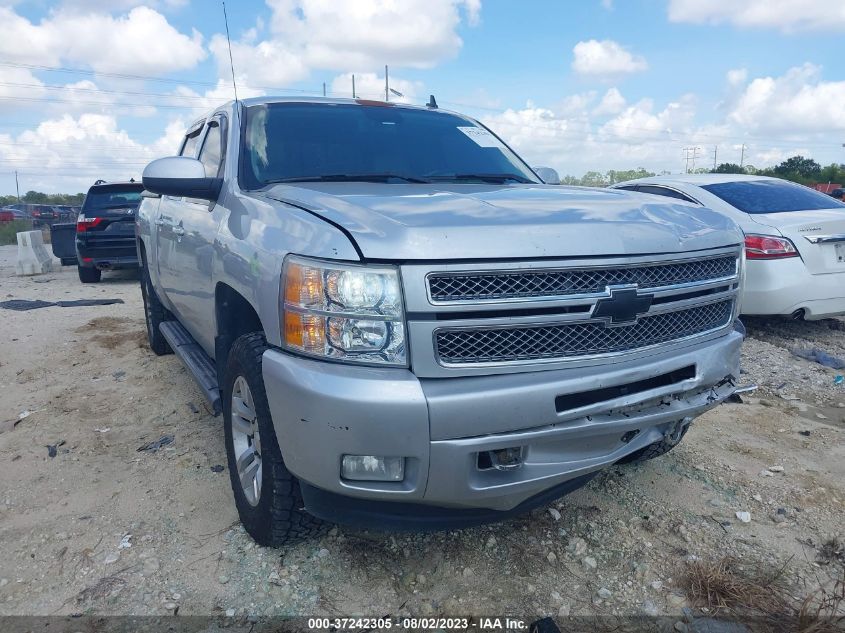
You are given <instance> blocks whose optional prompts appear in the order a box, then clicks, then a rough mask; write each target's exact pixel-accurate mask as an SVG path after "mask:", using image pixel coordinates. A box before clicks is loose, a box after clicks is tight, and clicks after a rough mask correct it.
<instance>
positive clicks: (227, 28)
mask: <svg viewBox="0 0 845 633" xmlns="http://www.w3.org/2000/svg"><path fill="white" fill-rule="evenodd" d="M222 4H223V21H224V22H225V23H226V43H227V44H228V45H229V67H230V68H231V69H232V87H233V88H234V89H235V106H237V103H238V84H237V82H236V81H235V62H234V61H233V60H232V40H231V39H229V16H227V15H226V3H225V2H222ZM236 109H237V107H236Z"/></svg>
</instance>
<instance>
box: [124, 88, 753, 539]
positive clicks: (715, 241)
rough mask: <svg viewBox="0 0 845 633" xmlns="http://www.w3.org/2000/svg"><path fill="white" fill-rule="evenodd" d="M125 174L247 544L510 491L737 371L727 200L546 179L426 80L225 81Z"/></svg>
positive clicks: (410, 524) (655, 445) (577, 468)
mask: <svg viewBox="0 0 845 633" xmlns="http://www.w3.org/2000/svg"><path fill="white" fill-rule="evenodd" d="M432 101H433V100H432ZM143 184H144V187H145V193H144V199H143V202H142V204H141V207H140V210H139V213H138V226H137V230H138V251H139V253H138V255H139V261H140V263H141V269H142V282H141V288H142V292H143V298H144V306H145V312H146V321H147V327H148V333H149V340H150V346H151V347H152V349H153V350H154V351H155V352H156V353H157V354H166V353H169V352H171V351H172V352H175V353H176V354H177V355H178V356H179V357H180V358H181V359H182V360H183V361H184V362H185V364H186V365H187V367H188V368H189V369H190V370H191V373H192V374H193V376H194V377H195V378H196V380H197V382H198V384H199V385H200V387H201V388H202V389H203V391H204V392H205V394H206V395H207V397H208V399H209V401H210V402H211V404H212V406H213V407H215V409H216V410H219V411H222V413H223V416H224V418H223V419H224V432H225V441H226V450H227V453H228V466H229V472H230V475H231V481H232V488H233V490H234V496H235V502H236V505H237V508H238V511H239V514H240V517H241V520H242V522H243V525H244V526H245V528H246V530H247V531H248V532H249V533H250V534H251V535H252V536H253V537H254V538H255V540H256V541H257V542H259V543H261V544H267V545H279V544H281V543H284V542H286V541H289V540H291V539H295V538H302V537H305V536H308V535H311V534H315V533H317V532H319V530H321V529H322V528H323V526H325V525H326V523H327V522H342V523H349V524H354V525H359V526H369V527H380V528H390V529H396V528H399V529H401V528H410V529H431V528H442V527H452V526H463V525H471V524H476V523H480V522H484V521H490V520H496V519H499V518H503V517H507V516H510V515H512V514H515V513H519V512H523V511H525V510H528V509H531V508H534V507H537V506H540V505H542V504H546V503H548V502H550V501H551V500H553V499H555V498H556V497H559V496H560V495H563V494H565V493H567V492H569V491H571V490H574V489H575V488H577V487H579V486H581V485H583V484H584V483H586V482H587V481H588V480H589V479H590V478H591V477H592V476H594V475H595V474H596V473H597V472H598V471H599V470H600V469H601V468H603V467H605V466H608V465H610V464H614V463H618V462H624V461H633V460H641V459H648V458H651V457H655V456H657V455H660V454H662V453H665V452H666V451H668V450H669V449H670V448H672V447H673V446H675V445H676V444H677V443H678V442H679V441H680V440H681V438H682V437H683V436H684V434H685V433H686V431H687V428H688V426H689V424H690V422H691V421H692V420H693V418H695V417H696V416H698V415H699V414H700V413H702V412H703V411H706V410H707V409H709V408H711V407H714V406H715V405H717V404H718V403H720V402H721V401H723V400H724V399H725V398H727V397H728V396H729V395H731V394H732V393H733V391H734V390H735V386H734V383H735V381H736V379H737V377H738V375H739V369H738V366H739V349H740V344H741V342H742V338H743V330H742V327H741V324H740V323H739V321H738V320H737V315H738V305H737V301H738V291H739V287H740V284H741V281H742V276H743V266H744V258H743V251H742V246H741V244H742V241H743V239H742V234H741V233H740V232H739V231H738V229H737V228H736V226H735V225H734V224H733V223H732V222H731V221H730V220H728V219H726V218H725V217H724V216H722V215H719V214H717V213H715V212H712V211H710V210H708V209H706V208H701V207H695V208H693V207H691V206H689V205H686V204H684V203H682V202H678V201H672V200H668V199H666V200H664V199H659V198H657V197H653V196H646V195H642V194H636V193H629V192H623V191H612V190H597V189H586V188H569V187H562V186H559V185H557V184H554V185H552V184H545V183H544V182H542V181H541V180H540V178H539V177H538V176H537V173H536V172H535V171H534V170H532V169H531V168H530V167H529V166H528V165H527V164H526V163H525V162H523V161H522V160H521V159H520V158H519V156H517V155H516V154H515V153H514V152H513V151H512V150H511V149H510V148H509V147H508V146H507V145H506V144H505V143H504V142H502V140H501V139H500V138H499V137H497V136H496V135H495V134H494V133H492V132H491V131H490V130H488V129H487V128H486V127H484V126H483V125H481V124H480V123H479V122H477V121H475V120H473V119H470V118H467V117H465V116H462V115H459V114H456V113H452V112H445V111H443V110H441V109H438V108H436V104H434V103H433V102H432V104H431V106H430V107H410V106H404V105H394V104H392V103H383V102H373V101H364V100H341V99H319V98H313V99H311V98H307V99H306V98H296V99H288V98H257V99H247V100H242V101H238V102H232V103H229V104H227V105H224V106H221V107H220V108H217V109H216V110H214V111H213V112H212V113H211V114H210V115H209V116H207V117H203V118H202V119H201V120H199V121H197V122H196V124H195V125H193V126H192V127H191V128H190V129H189V130H188V132H187V134H186V136H185V138H184V141H183V142H182V146H181V148H180V151H179V156H176V157H170V158H163V159H160V160H157V161H154V162H152V163H150V165H148V166H147V168H146V169H145V171H144V177H143Z"/></svg>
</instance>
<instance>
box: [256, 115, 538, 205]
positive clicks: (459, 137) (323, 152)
mask: <svg viewBox="0 0 845 633" xmlns="http://www.w3.org/2000/svg"><path fill="white" fill-rule="evenodd" d="M241 176H242V183H241V184H242V186H243V187H244V188H245V189H258V188H260V187H263V186H264V185H266V184H268V183H272V182H293V181H297V180H300V181H301V180H306V181H308V180H311V181H314V180H324V181H344V180H347V181H348V180H359V181H360V180H364V181H372V182H388V183H393V182H396V183H402V182H448V181H453V182H471V183H472V182H474V183H479V182H485V183H487V182H492V183H502V184H510V183H514V182H538V181H537V178H536V177H535V176H534V174H533V173H532V172H531V170H530V168H529V167H528V166H527V165H525V163H523V162H522V160H520V158H519V157H518V156H517V155H516V154H514V153H513V152H512V151H511V150H510V149H508V148H507V147H506V146H505V145H504V144H503V143H502V142H501V141H500V140H499V139H498V138H497V137H496V136H494V135H493V134H491V133H490V132H488V131H487V130H486V129H484V128H482V127H479V126H478V125H477V124H476V123H474V122H473V121H471V120H469V119H465V118H462V117H459V116H456V115H453V114H448V113H445V112H438V111H427V110H415V109H411V108H403V107H395V106H367V105H352V104H348V105H347V104H322V103H321V104H314V103H275V104H269V105H261V106H251V107H249V108H247V111H246V142H245V152H244V157H243V163H242V165H241Z"/></svg>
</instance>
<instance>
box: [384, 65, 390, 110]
mask: <svg viewBox="0 0 845 633" xmlns="http://www.w3.org/2000/svg"><path fill="white" fill-rule="evenodd" d="M384 100H385V101H390V86H389V85H388V83H387V64H385V65H384Z"/></svg>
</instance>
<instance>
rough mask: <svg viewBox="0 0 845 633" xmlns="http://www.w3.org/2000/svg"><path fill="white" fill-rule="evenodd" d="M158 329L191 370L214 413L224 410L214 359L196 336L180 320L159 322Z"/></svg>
mask: <svg viewBox="0 0 845 633" xmlns="http://www.w3.org/2000/svg"><path fill="white" fill-rule="evenodd" d="M158 329H159V330H161V333H162V335H163V336H164V338H165V339H167V342H168V343H169V344H170V348H171V349H172V350H173V352H174V353H175V354H176V355H177V356H178V357H179V358H180V359H181V360H182V362H183V363H185V367H187V368H188V371H189V372H191V375H192V376H193V377H194V380H195V381H196V382H197V384H198V385H199V386H200V389H202V392H203V395H204V396H205V398H206V400H208V404H210V405H211V409H212V410H213V411H214V415H218V414H219V413H220V412H221V411H222V403H221V400H220V388H219V387H218V385H217V370H216V369H215V367H214V361H213V360H211V358H209V357H208V354H206V353H205V351H203V349H202V348H201V347H200V346H199V344H198V343H197V342H196V341H195V340H194V337H192V336H191V335H190V334H189V333H188V330H186V329H185V328H184V327H182V324H181V323H179V322H178V321H165V322H164V323H161V324H159V326H158Z"/></svg>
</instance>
